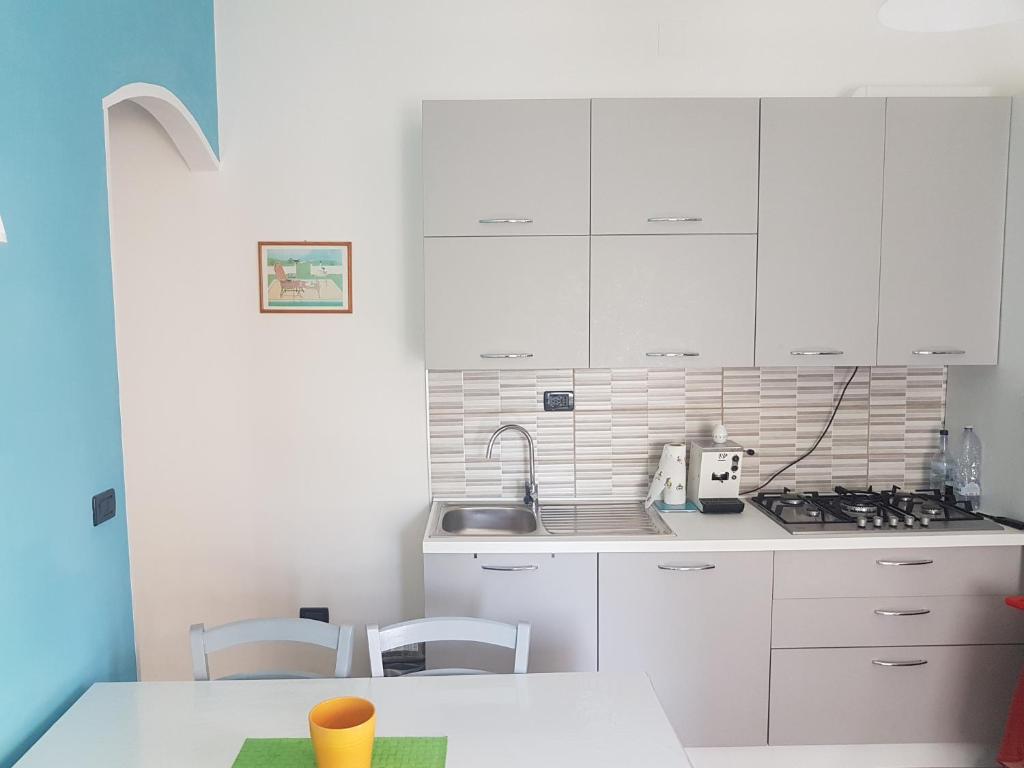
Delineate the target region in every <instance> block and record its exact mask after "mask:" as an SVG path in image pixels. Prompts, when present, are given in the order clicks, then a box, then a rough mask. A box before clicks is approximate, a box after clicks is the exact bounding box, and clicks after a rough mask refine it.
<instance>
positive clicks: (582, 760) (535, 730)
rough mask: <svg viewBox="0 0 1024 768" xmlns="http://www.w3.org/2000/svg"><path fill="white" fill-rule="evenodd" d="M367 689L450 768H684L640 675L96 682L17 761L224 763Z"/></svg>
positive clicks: (31, 765) (304, 728) (216, 767)
mask: <svg viewBox="0 0 1024 768" xmlns="http://www.w3.org/2000/svg"><path fill="white" fill-rule="evenodd" d="M335 696H362V697H364V698H367V699H369V700H370V701H372V702H373V703H374V704H375V705H376V707H377V735H378V736H447V737H448V759H447V763H446V765H447V768H470V767H472V768H505V767H506V766H507V767H508V768H524V767H527V766H528V767H529V768H544V767H545V766H552V767H553V766H559V767H560V768H569V767H571V766H587V767H588V768H600V767H601V766H609V768H610V767H611V766H615V768H623V767H624V766H643V768H689V766H690V762H689V760H688V759H687V757H686V754H685V752H684V751H683V749H682V747H681V746H680V744H679V741H678V740H677V739H676V735H675V732H674V731H673V730H672V727H671V725H669V722H668V719H667V718H666V717H665V713H664V712H663V711H662V708H661V705H660V704H659V703H658V699H657V697H656V696H655V694H654V689H653V688H652V687H651V683H650V681H649V680H648V678H647V676H646V675H643V674H640V673H634V674H614V673H605V672H593V673H591V672H585V673H567V674H529V675H473V676H465V677H418V678H409V677H406V678H373V679H369V678H350V679H321V680H233V681H220V682H218V681H214V682H145V683H97V684H95V685H93V686H92V687H91V688H90V689H89V690H88V691H86V693H85V694H84V695H83V696H82V697H81V698H80V699H79V700H78V701H77V702H76V703H75V704H74V705H73V706H72V707H71V709H69V710H68V711H67V713H65V715H64V716H63V717H61V718H60V719H59V720H58V721H57V722H56V723H55V724H54V725H53V727H51V728H50V730H49V731H47V732H46V734H44V735H43V737H42V738H41V739H40V740H39V741H38V742H37V743H36V744H35V746H33V747H32V748H31V749H30V750H29V751H28V753H27V754H26V755H25V756H24V757H23V758H22V759H21V760H20V761H19V762H18V763H17V764H16V765H17V768H55V766H60V767H62V768H63V767H64V766H68V767H70V766H74V767H75V768H172V767H173V768H184V767H185V766H188V767H189V768H229V766H231V764H232V762H233V761H234V759H235V757H236V755H237V754H238V750H239V749H240V748H241V746H242V743H243V742H244V741H245V739H246V738H247V737H256V738H273V737H308V735H309V729H308V725H307V720H306V716H307V713H308V712H309V710H310V709H311V708H312V707H313V705H314V704H316V703H317V702H320V701H323V700H324V699H329V698H332V697H335Z"/></svg>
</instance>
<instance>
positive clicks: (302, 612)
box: [299, 607, 331, 623]
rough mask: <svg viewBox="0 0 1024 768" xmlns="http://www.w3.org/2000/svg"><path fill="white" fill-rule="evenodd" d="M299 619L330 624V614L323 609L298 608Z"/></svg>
mask: <svg viewBox="0 0 1024 768" xmlns="http://www.w3.org/2000/svg"><path fill="white" fill-rule="evenodd" d="M299 618H300V619H312V620H313V621H323V622H326V623H330V621H331V612H330V611H329V610H328V609H327V608H325V607H320V608H299Z"/></svg>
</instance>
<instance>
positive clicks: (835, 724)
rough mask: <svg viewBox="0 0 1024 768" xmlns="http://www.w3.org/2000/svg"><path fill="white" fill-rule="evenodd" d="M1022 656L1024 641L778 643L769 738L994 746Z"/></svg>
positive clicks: (783, 741) (773, 741)
mask: <svg viewBox="0 0 1024 768" xmlns="http://www.w3.org/2000/svg"><path fill="white" fill-rule="evenodd" d="M876 662H886V663H887V664H893V663H894V662H895V663H906V662H913V663H914V664H915V666H882V665H880V664H878V663H876ZM920 662H925V663H923V664H921V663H920ZM1022 663H1024V646H1020V645H977V646H975V645H959V646H942V647H920V646H910V647H900V648H817V649H801V650H788V649H785V650H775V651H772V671H771V704H770V712H771V724H770V726H769V732H768V743H769V744H772V745H778V744H866V743H882V744H891V743H901V742H906V743H912V742H973V743H994V742H996V741H998V740H999V737H1000V734H1001V732H1002V729H1003V725H1004V723H1005V722H1006V713H1007V711H1008V709H1009V705H1010V699H1011V697H1012V694H1013V689H1014V686H1015V684H1016V682H1017V676H1018V674H1019V673H1020V669H1021V664H1022Z"/></svg>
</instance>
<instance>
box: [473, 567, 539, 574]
mask: <svg viewBox="0 0 1024 768" xmlns="http://www.w3.org/2000/svg"><path fill="white" fill-rule="evenodd" d="M539 567H540V566H537V565H481V566H480V568H481V570H484V571H506V572H518V571H536V570H537V569H538V568H539Z"/></svg>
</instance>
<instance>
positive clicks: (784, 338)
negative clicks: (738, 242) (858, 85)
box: [755, 98, 885, 365]
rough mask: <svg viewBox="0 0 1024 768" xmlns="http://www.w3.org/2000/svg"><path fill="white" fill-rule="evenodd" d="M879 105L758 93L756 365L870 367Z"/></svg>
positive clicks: (878, 211) (878, 214) (874, 326)
mask: <svg viewBox="0 0 1024 768" xmlns="http://www.w3.org/2000/svg"><path fill="white" fill-rule="evenodd" d="M884 135H885V105H884V102H883V101H882V100H881V99H859V98H858V99H853V98H849V99H841V98H821V99H818V98H814V99H799V98H797V99H764V100H762V102H761V177H760V208H759V214H758V257H757V345H756V346H757V349H756V354H755V361H756V363H757V365H874V364H875V354H876V349H875V346H876V336H877V330H878V270H879V249H880V244H879V239H880V231H881V225H882V157H883V154H882V153H883V145H884Z"/></svg>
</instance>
